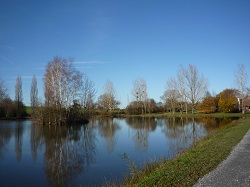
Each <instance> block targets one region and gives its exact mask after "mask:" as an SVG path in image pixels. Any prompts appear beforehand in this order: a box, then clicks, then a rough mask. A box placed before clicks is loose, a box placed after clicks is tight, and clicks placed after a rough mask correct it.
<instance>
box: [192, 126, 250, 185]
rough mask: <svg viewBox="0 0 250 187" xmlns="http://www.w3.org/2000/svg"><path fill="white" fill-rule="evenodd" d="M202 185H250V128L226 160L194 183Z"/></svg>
mask: <svg viewBox="0 0 250 187" xmlns="http://www.w3.org/2000/svg"><path fill="white" fill-rule="evenodd" d="M200 186H206V187H221V186H223V187H224V186H230V187H231V186H233V187H239V186H242V187H246V186H250V130H249V131H248V132H247V134H246V135H245V136H244V137H243V139H242V140H241V141H240V143H239V144H238V145H237V146H236V147H235V148H234V149H233V150H232V152H231V153H230V155H229V156H228V158H227V159H226V160H224V161H223V162H222V163H221V164H220V165H219V166H218V167H217V168H216V169H215V170H213V171H211V172H210V173H208V174H207V175H205V176H204V177H203V178H201V179H199V180H198V182H197V183H196V184H195V185H194V187H200Z"/></svg>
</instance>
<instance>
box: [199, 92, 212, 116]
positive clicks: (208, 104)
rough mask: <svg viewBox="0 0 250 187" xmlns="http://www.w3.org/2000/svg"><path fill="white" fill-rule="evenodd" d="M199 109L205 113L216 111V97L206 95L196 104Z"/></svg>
mask: <svg viewBox="0 0 250 187" xmlns="http://www.w3.org/2000/svg"><path fill="white" fill-rule="evenodd" d="M198 108H199V111H200V112H202V113H205V114H210V113H213V112H216V98H214V97H212V96H211V97H207V98H205V99H204V100H203V102H202V103H200V104H199V106H198Z"/></svg>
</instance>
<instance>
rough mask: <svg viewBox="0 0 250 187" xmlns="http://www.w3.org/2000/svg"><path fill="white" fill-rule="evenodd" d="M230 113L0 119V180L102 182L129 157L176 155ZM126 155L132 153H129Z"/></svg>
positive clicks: (124, 169)
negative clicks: (76, 122) (69, 121)
mask: <svg viewBox="0 0 250 187" xmlns="http://www.w3.org/2000/svg"><path fill="white" fill-rule="evenodd" d="M230 121H232V119H229V118H221V119H218V118H198V119H194V118H193V119H189V118H121V119H120V118H114V119H109V118H105V119H93V120H91V121H90V123H89V124H87V125H83V126H73V127H55V126H39V125H34V124H32V123H31V121H28V120H26V121H4V120H2V121H0V186H34V185H35V186H101V185H102V184H103V183H105V182H108V181H121V180H122V179H123V178H124V177H126V176H127V175H129V174H130V170H129V162H133V163H134V164H135V165H136V166H137V168H139V169H140V168H141V167H142V166H143V165H144V164H145V163H146V162H150V161H152V160H159V159H161V158H168V159H171V158H173V157H174V156H175V155H176V154H178V153H180V152H182V151H183V150H185V149H187V148H188V147H190V146H191V145H192V144H193V143H194V142H195V141H197V140H198V139H200V138H201V137H204V136H206V135H207V134H208V133H209V132H211V131H213V130H214V129H216V128H220V127H221V126H224V125H226V124H228V123H229V122H230ZM124 155H128V157H129V159H125V158H124Z"/></svg>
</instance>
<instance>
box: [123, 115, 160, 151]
mask: <svg viewBox="0 0 250 187" xmlns="http://www.w3.org/2000/svg"><path fill="white" fill-rule="evenodd" d="M126 123H127V124H128V125H129V126H130V127H132V128H133V129H135V130H136V133H135V134H134V138H133V139H134V141H135V145H136V149H137V150H138V151H141V152H146V151H147V150H148V133H149V132H150V131H155V129H156V126H157V123H156V121H155V118H127V119H126Z"/></svg>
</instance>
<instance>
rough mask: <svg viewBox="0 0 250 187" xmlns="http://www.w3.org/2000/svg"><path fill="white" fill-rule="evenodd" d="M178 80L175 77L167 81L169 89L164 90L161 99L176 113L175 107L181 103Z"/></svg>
mask: <svg viewBox="0 0 250 187" xmlns="http://www.w3.org/2000/svg"><path fill="white" fill-rule="evenodd" d="M177 87H178V85H177V82H176V80H175V79H174V78H171V79H169V80H168V81H167V89H166V91H165V92H164V94H163V96H162V97H161V99H162V100H163V101H164V102H165V104H166V105H168V106H169V107H170V108H171V111H172V113H173V114H174V113H175V109H176V108H177V107H178V103H179V98H180V94H179V90H177Z"/></svg>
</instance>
